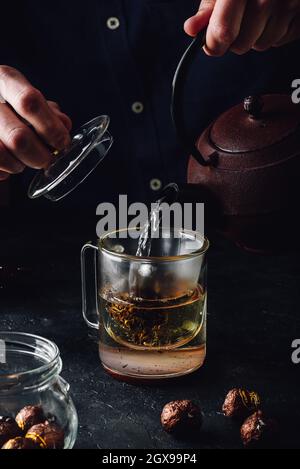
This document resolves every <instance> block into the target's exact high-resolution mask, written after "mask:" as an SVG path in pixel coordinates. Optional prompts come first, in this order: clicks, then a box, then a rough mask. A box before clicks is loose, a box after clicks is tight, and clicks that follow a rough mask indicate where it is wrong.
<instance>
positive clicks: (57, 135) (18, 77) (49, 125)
mask: <svg viewBox="0 0 300 469" xmlns="http://www.w3.org/2000/svg"><path fill="white" fill-rule="evenodd" d="M0 95H1V96H2V98H3V101H6V103H2V102H0V181H3V180H5V179H7V178H8V177H9V176H10V175H11V174H16V173H20V172H22V171H23V170H24V168H25V166H29V167H30V168H35V169H40V168H46V167H47V166H48V165H49V163H50V161H51V159H52V158H53V156H52V154H51V151H50V149H49V147H51V148H53V149H55V150H62V149H63V148H65V147H66V146H68V144H69V143H70V134H69V132H70V130H71V127H72V123H71V121H70V119H69V117H67V116H66V115H65V114H63V113H62V112H61V111H60V108H59V106H58V104H56V103H54V102H52V101H46V99H45V98H44V97H43V95H42V94H41V92H40V91H38V90H37V89H36V88H34V87H33V86H32V85H31V84H30V83H29V82H28V81H27V80H26V78H25V77H24V76H23V75H22V74H21V73H20V72H18V71H17V70H15V69H14V68H11V67H8V66H4V65H2V66H0Z"/></svg>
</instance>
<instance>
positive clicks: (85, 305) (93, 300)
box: [81, 243, 99, 329]
mask: <svg viewBox="0 0 300 469" xmlns="http://www.w3.org/2000/svg"><path fill="white" fill-rule="evenodd" d="M90 249H92V250H93V251H94V252H93V261H92V262H93V269H92V270H91V269H88V265H89V264H90V262H89V261H90V260H89V259H88V257H87V251H88V250H90ZM97 253H98V248H97V246H94V245H93V244H91V243H87V244H85V246H83V248H82V250H81V288H82V315H83V319H84V320H85V322H86V324H87V325H88V326H89V327H91V328H92V329H99V322H98V321H97V322H92V321H90V320H89V316H90V314H91V311H92V310H93V311H94V315H97V317H98V301H97V274H96V268H97ZM88 272H91V273H90V274H89V273H88ZM89 277H90V278H91V282H89ZM88 282H89V284H90V285H91V286H90V288H88Z"/></svg>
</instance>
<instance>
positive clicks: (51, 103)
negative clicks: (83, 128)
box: [47, 101, 61, 111]
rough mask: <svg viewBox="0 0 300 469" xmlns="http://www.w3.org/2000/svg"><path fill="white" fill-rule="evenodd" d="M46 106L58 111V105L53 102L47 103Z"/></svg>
mask: <svg viewBox="0 0 300 469" xmlns="http://www.w3.org/2000/svg"><path fill="white" fill-rule="evenodd" d="M47 103H48V105H49V106H50V107H51V108H52V110H54V109H56V110H57V111H60V110H61V109H60V105H59V104H58V103H57V102H55V101H47Z"/></svg>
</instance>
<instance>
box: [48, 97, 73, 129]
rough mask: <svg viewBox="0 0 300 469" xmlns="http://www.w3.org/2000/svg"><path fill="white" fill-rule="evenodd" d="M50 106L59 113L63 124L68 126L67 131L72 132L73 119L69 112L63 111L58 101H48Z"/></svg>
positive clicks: (58, 115)
mask: <svg viewBox="0 0 300 469" xmlns="http://www.w3.org/2000/svg"><path fill="white" fill-rule="evenodd" d="M48 104H49V106H50V107H51V108H52V111H53V112H54V113H55V114H56V115H57V117H58V118H59V119H60V120H61V122H62V123H63V125H64V126H65V127H66V129H67V131H68V132H70V131H71V130H72V126H73V125H72V121H71V119H70V117H69V116H67V114H65V113H64V112H61V110H60V107H59V105H58V104H57V103H54V102H52V101H48Z"/></svg>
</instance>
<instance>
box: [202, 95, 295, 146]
mask: <svg viewBox="0 0 300 469" xmlns="http://www.w3.org/2000/svg"><path fill="white" fill-rule="evenodd" d="M299 124H300V106H297V105H295V104H293V103H292V100H291V97H290V96H288V95H279V94H274V95H265V96H263V97H260V96H249V97H248V98H245V100H244V103H243V104H239V105H238V106H235V107H233V108H231V109H230V110H228V111H226V112H225V113H224V114H222V115H221V116H220V117H219V118H218V119H217V120H216V121H215V122H214V124H213V125H212V127H211V130H210V140H211V142H212V143H213V144H214V146H215V147H216V148H217V149H219V150H221V151H223V152H228V153H239V154H240V153H244V152H251V151H259V150H262V149H265V148H267V147H270V146H272V145H275V144H277V143H279V142H281V141H282V140H284V139H287V138H288V137H289V136H290V135H291V134H293V133H294V132H295V131H296V130H297V129H298V128H299Z"/></svg>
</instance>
